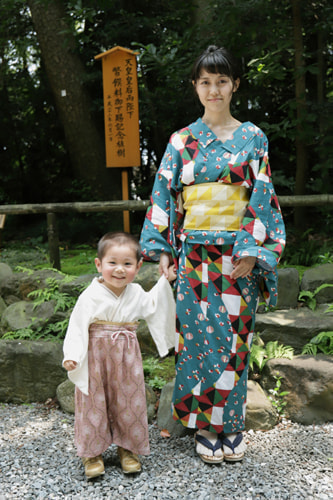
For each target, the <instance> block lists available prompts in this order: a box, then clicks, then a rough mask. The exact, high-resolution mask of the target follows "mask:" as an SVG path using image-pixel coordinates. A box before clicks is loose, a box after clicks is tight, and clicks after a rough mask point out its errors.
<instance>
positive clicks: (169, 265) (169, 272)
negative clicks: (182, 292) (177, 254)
mask: <svg viewBox="0 0 333 500" xmlns="http://www.w3.org/2000/svg"><path fill="white" fill-rule="evenodd" d="M158 271H159V273H160V275H161V276H162V275H164V276H165V277H166V279H167V280H168V281H174V280H175V279H176V278H177V274H176V267H175V265H174V263H173V261H172V257H171V254H170V253H162V254H161V257H160V265H159V266H158Z"/></svg>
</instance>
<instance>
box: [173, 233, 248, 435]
mask: <svg viewBox="0 0 333 500" xmlns="http://www.w3.org/2000/svg"><path fill="white" fill-rule="evenodd" d="M184 248H185V247H184ZM186 248H187V250H186V255H184V256H183V262H184V272H183V273H182V275H181V276H182V279H181V280H179V293H180V294H181V295H182V296H183V297H184V299H183V301H182V304H181V307H177V320H178V321H177V330H178V332H177V333H178V336H179V339H181V341H180V342H179V344H178V349H176V351H177V352H176V360H177V361H176V384H175V391H174V396H173V417H174V419H175V420H180V421H181V423H182V424H183V425H184V426H186V427H190V428H198V429H206V430H210V431H213V432H218V433H220V432H222V431H224V432H234V431H235V430H241V429H242V428H244V411H245V410H244V408H245V401H246V386H247V372H248V365H249V354H250V345H249V344H250V342H251V339H252V336H253V328H254V313H255V300H254V297H256V296H257V287H258V283H257V281H256V279H254V281H253V283H251V282H249V283H247V286H246V287H243V286H240V282H239V280H238V281H236V280H232V279H231V278H230V267H228V266H227V265H226V263H227V262H228V259H231V253H232V246H231V245H202V244H193V245H191V244H189V243H187V245H186ZM251 297H252V298H253V300H252V298H251ZM178 306H179V304H178ZM216 311H218V312H216ZM192 331H195V332H197V333H196V335H193V333H192ZM195 340H196V342H195Z"/></svg>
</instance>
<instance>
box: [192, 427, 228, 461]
mask: <svg viewBox="0 0 333 500" xmlns="http://www.w3.org/2000/svg"><path fill="white" fill-rule="evenodd" d="M195 444H196V452H197V454H198V455H199V457H200V458H201V460H202V461H203V462H205V463H207V464H220V463H221V462H223V451H222V441H221V440H220V439H219V437H218V435H217V434H215V433H214V432H209V431H206V430H202V429H201V430H199V431H198V432H197V433H196V435H195Z"/></svg>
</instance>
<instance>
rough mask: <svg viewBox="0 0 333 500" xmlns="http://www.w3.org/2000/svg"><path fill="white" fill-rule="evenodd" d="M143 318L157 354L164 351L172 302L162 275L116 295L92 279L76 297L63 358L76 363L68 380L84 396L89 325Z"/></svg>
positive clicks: (170, 342)
mask: <svg viewBox="0 0 333 500" xmlns="http://www.w3.org/2000/svg"><path fill="white" fill-rule="evenodd" d="M138 319H144V320H145V321H146V322H147V325H148V328H149V331H150V333H151V336H152V337H153V340H154V342H155V344H156V347H157V350H158V352H159V355H160V356H165V355H166V354H168V351H169V349H171V348H172V347H174V343H175V328H176V326H175V301H174V297H173V293H172V289H171V286H170V284H169V282H168V280H167V279H166V278H165V276H161V277H160V279H159V280H158V282H157V283H156V285H155V286H154V287H153V288H152V289H151V290H150V291H149V292H145V291H144V290H143V288H142V287H141V285H139V284H138V283H130V284H128V285H127V286H126V288H125V290H124V291H123V293H122V294H121V295H120V296H119V297H118V296H117V295H115V294H114V293H113V292H112V291H111V290H110V289H109V288H107V287H106V286H105V285H103V283H101V282H100V281H99V278H94V279H93V281H92V282H91V284H90V285H89V286H88V287H87V288H86V289H85V290H84V292H83V293H82V294H81V295H80V296H79V298H78V300H77V302H76V304H75V307H74V309H73V311H72V314H71V317H70V320H69V324H68V329H67V333H66V337H65V340H64V345H63V350H64V360H63V363H64V362H65V361H67V360H73V361H76V362H77V367H76V368H75V370H72V371H69V372H68V377H69V379H70V380H71V381H72V382H73V383H74V384H75V385H76V386H77V387H78V388H79V389H80V390H81V391H82V392H83V393H84V394H87V395H88V387H89V377H88V341H89V326H90V325H91V324H92V323H94V322H96V321H112V322H116V323H129V322H133V321H137V320H138Z"/></svg>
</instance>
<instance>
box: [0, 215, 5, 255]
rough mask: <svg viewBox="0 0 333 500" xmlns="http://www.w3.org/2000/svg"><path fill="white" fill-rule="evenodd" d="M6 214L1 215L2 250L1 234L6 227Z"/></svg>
mask: <svg viewBox="0 0 333 500" xmlns="http://www.w3.org/2000/svg"><path fill="white" fill-rule="evenodd" d="M5 220H6V214H0V248H1V233H2V230H3V228H4V227H5Z"/></svg>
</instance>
